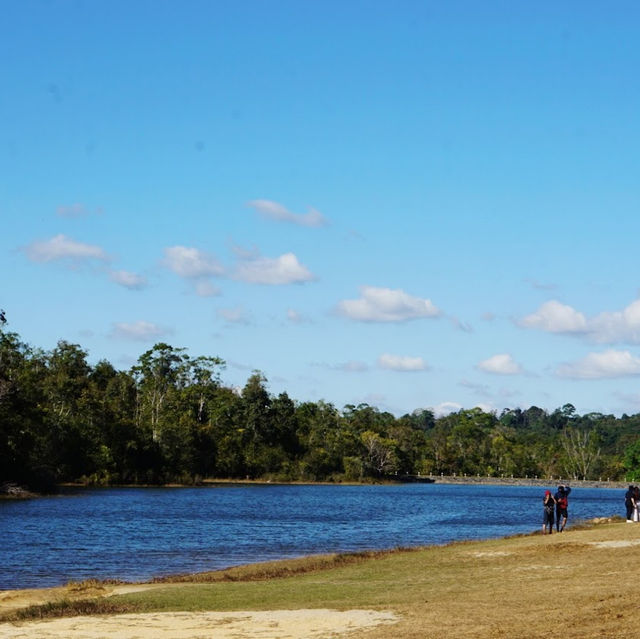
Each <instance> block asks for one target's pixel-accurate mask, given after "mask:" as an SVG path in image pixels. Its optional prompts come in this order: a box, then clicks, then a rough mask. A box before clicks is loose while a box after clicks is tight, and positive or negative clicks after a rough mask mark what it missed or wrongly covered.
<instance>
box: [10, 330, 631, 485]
mask: <svg viewBox="0 0 640 639" xmlns="http://www.w3.org/2000/svg"><path fill="white" fill-rule="evenodd" d="M224 366H225V363H224V361H223V360H222V359H220V358H218V357H207V356H198V357H192V356H190V355H189V354H188V353H187V352H186V350H185V349H183V348H175V347H173V346H171V345H169V344H165V343H158V344H156V345H155V346H154V347H153V348H151V349H150V350H147V351H146V352H145V353H143V354H142V355H141V356H140V357H139V358H138V360H137V363H136V365H135V366H133V367H132V368H131V369H130V370H127V371H123V370H117V369H116V368H115V367H114V366H113V365H112V364H111V363H109V362H108V361H106V360H102V361H99V362H98V363H97V364H95V365H93V366H92V365H90V364H89V363H88V361H87V352H86V351H85V350H83V349H82V348H81V347H80V346H79V345H77V344H72V343H69V342H66V341H59V342H58V344H57V346H56V347H55V348H54V349H52V350H50V351H44V350H42V349H38V348H33V347H31V346H30V345H28V344H26V343H25V342H23V341H22V340H21V339H20V337H19V335H18V334H16V333H13V332H9V331H6V330H4V329H2V328H1V327H0V483H2V482H16V483H19V484H21V485H25V486H28V487H31V488H34V489H37V490H46V489H48V488H51V487H53V486H55V484H56V483H60V482H75V481H81V482H85V483H87V484H94V485H110V484H150V483H151V484H156V483H167V482H181V483H193V482H198V481H200V480H202V479H204V478H230V479H233V478H242V479H245V478H251V479H258V478H262V479H272V480H275V481H298V480H300V481H371V480H379V479H382V478H394V477H402V476H407V475H408V476H417V475H440V474H445V475H452V474H456V475H463V474H466V475H482V476H494V477H500V476H505V477H509V476H514V477H525V476H527V477H535V476H538V477H565V478H574V477H575V478H586V479H598V478H603V479H604V478H610V479H612V480H613V479H623V478H625V477H627V478H628V479H630V480H637V479H640V436H639V433H640V430H639V428H640V415H631V416H629V415H622V416H621V417H615V416H614V415H604V414H601V413H589V414H585V415H578V414H577V413H576V410H575V408H574V407H573V406H572V405H571V404H565V405H564V406H562V407H560V408H558V409H556V410H554V411H552V412H549V411H546V410H543V409H541V408H538V407H536V406H531V407H530V408H528V409H526V410H522V409H520V408H513V409H510V408H505V409H504V410H502V411H501V412H499V413H498V412H485V411H483V410H481V409H479V408H473V409H464V410H460V411H458V412H456V413H452V414H449V415H446V416H441V417H436V416H435V415H434V413H433V412H432V411H430V410H416V411H414V412H412V413H409V414H406V415H403V416H401V417H396V416H394V415H392V414H391V413H389V412H384V411H380V410H378V409H377V408H376V407H374V406H370V405H368V404H358V405H353V404H348V405H346V406H344V407H343V408H342V409H338V408H337V407H336V406H334V405H333V404H331V403H329V402H326V401H322V400H321V401H317V402H310V401H307V402H297V401H294V400H292V399H291V398H290V397H289V395H288V394H287V393H286V392H283V393H280V394H278V395H277V396H276V395H272V394H270V393H269V391H268V387H267V380H266V379H265V377H264V375H263V374H262V373H260V372H259V371H254V372H253V374H251V375H250V376H249V378H248V379H247V381H246V383H245V385H244V387H243V388H242V389H241V390H239V389H233V388H230V387H228V386H226V385H225V384H224V383H223V382H222V378H221V374H222V371H223V370H224Z"/></svg>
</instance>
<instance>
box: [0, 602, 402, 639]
mask: <svg viewBox="0 0 640 639" xmlns="http://www.w3.org/2000/svg"><path fill="white" fill-rule="evenodd" d="M398 620H399V618H398V617H397V616H396V615H394V614H393V613H391V612H379V611H376V610H345V611H338V610H326V609H316V610H269V611H262V612H250V611H247V612H198V613H192V612H163V613H148V614H125V615H113V616H105V617H68V618H63V619H51V620H47V621H29V622H21V623H15V624H2V627H0V635H1V636H2V637H3V639H34V638H35V637H37V638H38V639H67V638H68V639H116V638H117V639H204V638H205V637H206V638H207V639H210V638H215V639H258V638H259V639H307V638H308V639H329V638H330V637H343V636H346V635H347V634H349V633H350V632H353V631H355V630H364V629H368V628H374V627H376V626H379V625H381V624H392V623H395V622H397V621H398Z"/></svg>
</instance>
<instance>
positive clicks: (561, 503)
mask: <svg viewBox="0 0 640 639" xmlns="http://www.w3.org/2000/svg"><path fill="white" fill-rule="evenodd" d="M570 492H571V488H569V486H562V485H560V486H558V492H557V493H556V494H555V495H554V499H555V500H556V530H557V531H558V532H562V531H563V530H564V527H565V526H566V525H567V519H568V518H569V511H568V508H569V493H570Z"/></svg>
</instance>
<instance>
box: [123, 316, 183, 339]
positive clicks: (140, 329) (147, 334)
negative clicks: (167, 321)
mask: <svg viewBox="0 0 640 639" xmlns="http://www.w3.org/2000/svg"><path fill="white" fill-rule="evenodd" d="M170 332H171V331H169V330H167V329H164V328H161V327H160V326H158V325H157V324H153V323H152V322H145V321H143V320H139V321H137V322H130V323H128V322H116V323H115V324H114V325H113V329H112V331H111V337H115V338H118V339H131V340H136V341H141V342H146V341H149V340H153V339H157V338H159V337H163V336H165V335H167V334H168V333H170Z"/></svg>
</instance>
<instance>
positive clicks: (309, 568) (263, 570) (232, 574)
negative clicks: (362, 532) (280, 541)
mask: <svg viewBox="0 0 640 639" xmlns="http://www.w3.org/2000/svg"><path fill="white" fill-rule="evenodd" d="M414 550H418V549H417V548H416V549H413V548H411V549H405V548H397V549H395V550H368V551H363V552H350V553H336V554H330V555H313V556H310V557H300V558H298V559H286V560H283V561H268V562H262V563H257V564H248V565H244V566H235V567H233V568H227V569H225V570H214V571H211V572H201V573H197V574H195V575H194V574H185V575H168V576H166V577H156V578H155V579H153V580H152V583H218V582H224V581H266V580H268V579H283V578H286V577H293V576H295V575H303V574H306V573H309V572H318V571H322V570H330V569H331V568H336V567H342V566H348V565H351V564H358V563H362V562H363V561H368V560H371V559H380V558H381V557H385V556H387V555H389V554H391V553H397V552H410V551H414Z"/></svg>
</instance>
